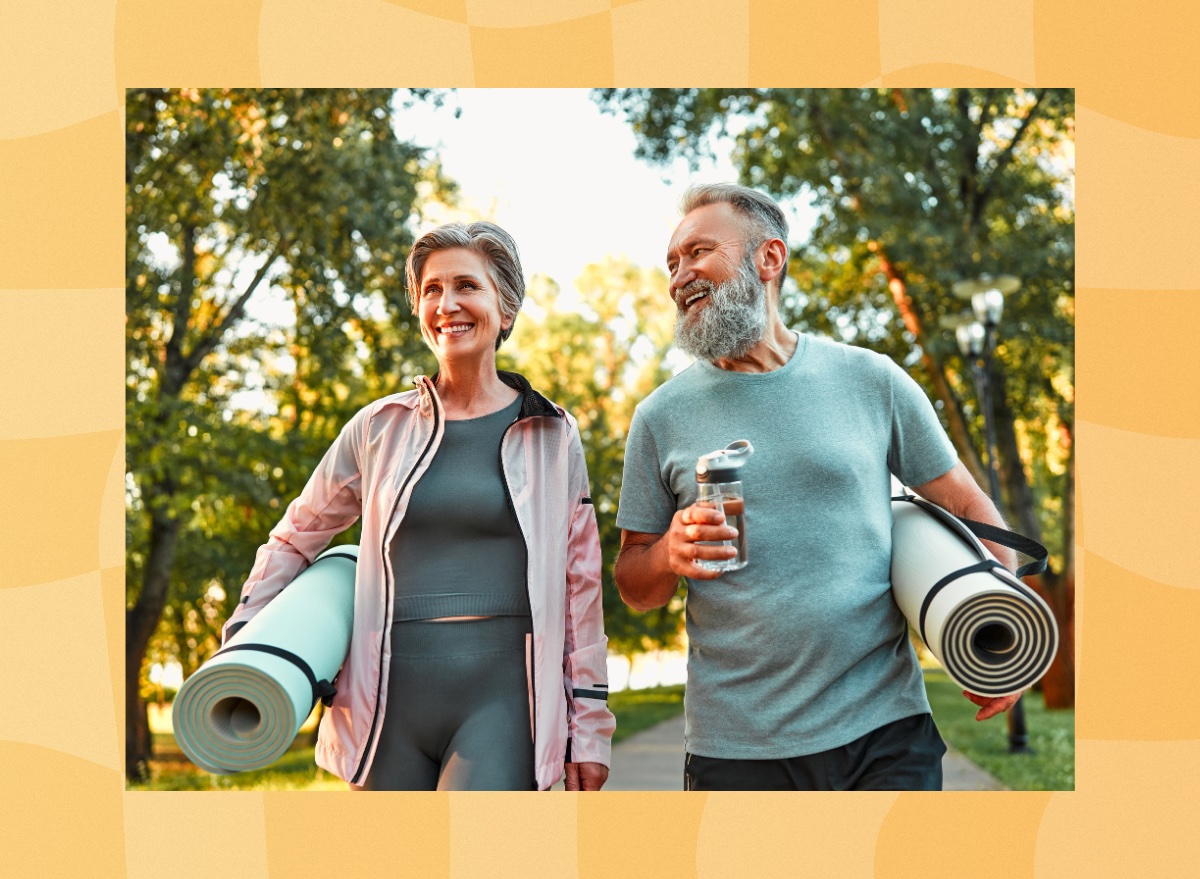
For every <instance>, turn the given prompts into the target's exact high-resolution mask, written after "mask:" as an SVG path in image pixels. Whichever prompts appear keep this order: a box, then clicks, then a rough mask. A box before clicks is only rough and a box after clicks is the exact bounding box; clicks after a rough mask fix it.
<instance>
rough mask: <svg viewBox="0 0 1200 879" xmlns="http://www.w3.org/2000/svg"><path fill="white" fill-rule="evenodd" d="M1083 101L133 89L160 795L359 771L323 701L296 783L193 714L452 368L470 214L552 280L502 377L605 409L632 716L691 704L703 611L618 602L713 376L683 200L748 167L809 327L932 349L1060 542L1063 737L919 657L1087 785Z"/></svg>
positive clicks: (512, 346)
mask: <svg viewBox="0 0 1200 879" xmlns="http://www.w3.org/2000/svg"><path fill="white" fill-rule="evenodd" d="M1074 116H1075V110H1074V94H1073V92H1072V91H1070V90H1055V89H934V90H929V89H855V90H813V89H757V90H721V89H662V90H646V89H601V90H591V91H588V90H565V89H553V90H495V89H489V90H457V91H451V90H447V91H436V90H398V91H397V90H359V89H347V90H328V89H319V90H297V89H286V90H136V91H129V92H127V93H126V106H125V119H126V168H125V178H126V193H127V198H126V233H127V234H126V316H127V324H126V362H127V383H126V455H127V458H126V460H127V474H126V546H127V577H126V584H127V586H126V589H127V612H126V643H125V651H126V655H125V671H126V679H125V691H126V772H127V776H128V777H129V779H130V782H131V783H132V784H135V785H137V786H150V787H164V788H189V787H242V786H245V787H256V786H257V787H262V786H267V787H322V786H329V787H335V788H341V787H344V785H342V784H341V783H340V782H337V781H336V779H332V778H331V777H329V776H327V775H326V774H324V773H321V772H320V771H319V770H317V769H316V768H315V767H314V766H313V765H312V758H311V755H312V747H311V746H312V740H311V728H312V726H313V724H314V723H315V721H316V717H315V716H314V718H311V719H310V722H309V724H308V727H307V728H306V730H305V731H304V732H302V734H301V736H300V737H299V738H298V740H297V745H296V747H295V749H294V751H293V752H290V753H289V754H288V755H287V756H285V757H284V758H283V759H282V760H281V761H280V764H279V765H277V766H276V767H274V768H272V769H271V770H264V771H263V772H262V773H258V774H247V776H248V777H242V776H238V777H235V778H232V779H229V778H213V777H209V776H206V775H203V774H202V773H198V772H195V771H194V770H193V769H191V768H190V767H189V765H188V764H187V763H186V760H185V759H184V758H183V757H182V755H181V754H179V752H178V750H177V748H176V747H175V746H174V742H173V738H172V737H171V732H170V729H171V728H170V700H171V698H172V697H173V695H174V691H175V690H176V689H177V688H178V686H179V684H180V682H181V681H182V679H183V678H184V677H186V676H187V675H189V674H190V673H191V672H192V671H194V670H195V669H196V668H197V667H198V666H199V665H200V664H201V663H203V662H204V660H205V659H207V658H208V656H210V655H211V654H212V653H213V652H214V651H215V650H216V648H217V646H218V644H219V632H220V627H221V625H222V623H223V622H224V620H225V619H226V618H227V616H228V615H229V613H230V612H231V611H232V609H233V607H234V606H235V604H236V602H237V600H238V594H239V591H240V589H241V585H242V582H243V581H244V579H245V577H246V575H247V574H248V572H249V569H250V566H251V563H252V561H253V558H254V552H255V550H256V548H257V547H258V546H259V545H260V544H261V543H263V542H264V541H265V540H266V537H267V533H268V531H269V530H270V528H271V527H272V526H273V525H274V523H275V522H276V521H277V519H278V517H279V516H280V514H281V513H282V511H283V509H284V507H286V505H287V504H288V502H289V501H290V500H291V499H292V498H293V497H294V496H295V495H296V494H297V493H298V492H299V490H300V488H301V487H302V486H303V484H304V482H305V480H306V479H307V478H308V476H309V475H310V473H311V472H312V469H313V467H314V466H315V465H316V463H317V461H318V460H319V459H320V457H321V455H322V454H323V453H324V451H325V449H326V448H327V447H328V445H329V444H330V442H331V441H332V440H333V438H334V437H335V436H336V434H337V432H338V430H339V429H340V428H341V426H342V424H343V423H344V422H345V421H346V420H347V419H348V418H349V416H350V415H351V414H352V413H353V412H354V411H356V410H357V409H358V408H360V407H361V406H363V405H365V404H366V403H367V402H369V401H370V400H372V399H375V398H377V397H380V396H383V395H386V394H390V393H394V392H397V391H403V390H407V389H408V388H410V387H411V382H412V378H413V376H414V375H417V374H420V373H426V374H432V372H433V371H434V370H435V369H436V365H435V361H434V360H433V357H432V355H430V354H429V352H428V351H427V349H426V348H425V347H424V344H423V342H422V341H421V337H420V333H419V331H418V329H417V326H416V321H415V320H414V318H413V316H412V314H411V311H410V309H409V307H408V305H407V302H406V298H405V294H404V284H403V265H404V260H405V258H406V257H407V254H408V248H409V246H410V245H411V243H412V241H413V240H414V239H415V237H416V236H417V235H419V234H420V232H421V231H422V230H424V229H425V228H428V227H430V226H433V225H437V224H439V223H443V222H449V221H452V220H462V221H470V220H474V219H488V220H491V221H494V222H496V223H499V224H500V225H501V226H503V227H504V228H506V229H507V230H508V231H509V232H511V233H512V234H513V236H514V237H515V238H516V240H517V243H518V245H519V246H520V248H521V252H522V259H523V262H524V268H525V273H526V277H527V279H528V281H529V292H528V296H527V299H526V305H525V308H524V310H523V311H522V313H521V316H520V317H519V318H518V320H517V323H516V327H515V331H514V333H513V336H512V339H511V340H510V341H509V342H508V343H507V344H506V345H505V346H504V347H503V348H502V349H501V351H500V356H499V359H500V365H501V368H507V369H515V370H517V371H519V372H521V373H523V374H524V375H525V376H527V377H528V378H529V379H530V381H531V382H532V383H533V385H534V387H536V388H538V389H539V390H541V391H542V392H543V393H545V394H546V395H547V396H548V397H550V398H551V399H553V400H554V401H555V402H557V403H559V404H560V405H562V406H564V407H565V408H567V409H568V410H569V411H571V412H572V413H573V414H574V415H575V416H576V418H577V419H578V421H579V424H580V429H581V432H582V435H583V442H584V448H585V450H586V453H587V457H588V466H589V472H590V477H591V482H592V495H593V497H594V499H595V504H596V512H597V516H598V519H599V525H600V535H601V541H602V544H603V550H604V558H605V570H604V589H605V595H604V603H605V622H606V628H607V632H608V636H609V638H610V647H611V654H610V662H609V665H610V674H611V683H612V686H613V689H614V691H616V690H624V692H623V693H614V696H613V706H614V711H616V712H617V714H618V720H619V728H618V735H619V736H621V737H625V736H628V735H630V734H632V733H634V732H636V731H638V730H640V729H644V728H648V727H652V726H653V725H654V724H655V723H657V722H659V721H661V720H663V719H665V718H668V717H670V716H672V715H675V714H678V712H679V710H680V708H681V698H682V691H683V687H682V683H683V680H684V668H685V658H684V657H685V654H684V651H683V643H682V606H683V596H682V594H680V595H679V596H678V597H677V598H676V599H675V600H674V601H673V602H672V603H671V604H670V605H669V606H668V607H666V608H664V609H662V610H661V611H656V612H651V613H648V614H638V613H634V612H632V611H629V610H628V609H627V608H626V607H625V606H624V605H623V604H622V603H621V601H620V598H619V596H618V594H617V591H616V588H615V586H614V585H613V582H612V577H611V570H612V563H613V561H614V560H615V558H616V551H617V548H618V546H619V539H620V534H619V530H618V529H617V528H616V525H615V516H616V506H617V499H618V495H619V491H620V479H621V464H622V459H623V451H624V440H625V432H626V429H627V428H628V425H629V419H630V417H631V416H632V413H633V408H634V406H635V405H636V404H637V402H638V401H639V400H640V399H642V397H644V396H645V395H646V394H648V393H649V392H650V391H651V390H652V389H653V388H654V387H656V386H657V385H659V384H661V382H662V381H664V380H665V379H666V378H667V377H669V376H670V375H672V374H673V373H674V372H677V371H678V370H680V369H682V368H684V367H685V366H686V365H687V364H688V362H689V361H688V358H686V357H685V356H683V355H682V354H680V353H679V352H677V351H674V350H673V349H672V347H671V334H672V326H673V321H674V308H673V305H672V303H671V301H670V299H669V297H668V295H667V292H666V275H665V272H664V270H663V264H664V254H665V249H666V243H667V240H668V238H669V236H670V234H671V231H672V230H673V228H674V226H675V225H676V223H677V222H678V219H679V217H678V213H677V210H676V206H677V204H678V200H679V197H680V195H681V194H682V192H683V190H684V189H685V188H686V187H687V186H688V185H689V184H691V183H694V182H711V181H731V180H736V181H739V182H742V183H745V184H748V185H751V186H754V187H756V188H759V189H761V190H762V191H764V192H767V193H769V194H771V195H772V196H773V197H775V198H776V199H778V200H779V201H780V203H781V204H782V205H783V206H784V207H785V210H786V212H787V214H788V218H789V222H790V223H791V235H790V240H789V245H790V247H791V249H792V252H793V259H792V261H791V263H790V277H789V279H788V280H787V282H786V283H785V285H784V288H783V296H782V302H781V306H782V310H783V313H784V316H785V319H786V320H787V322H788V323H789V324H790V325H791V326H793V327H795V328H796V329H800V330H803V331H805V332H810V333H816V334H820V335H825V336H829V337H832V338H836V339H839V340H842V341H844V342H847V343H849V344H854V345H861V346H865V347H869V348H872V349H874V350H876V351H879V352H881V353H884V354H886V355H888V356H890V357H892V358H893V359H894V360H895V361H896V362H897V363H899V364H900V365H901V366H903V367H904V368H905V369H906V370H907V371H908V372H909V374H910V375H912V376H913V377H914V378H915V379H916V380H917V381H918V382H919V383H920V384H921V385H922V386H923V387H924V388H925V389H926V391H927V393H928V394H929V396H930V399H931V400H932V401H933V403H934V406H935V407H936V408H937V411H938V412H939V415H940V417H941V418H942V420H943V423H944V425H945V426H946V429H947V432H948V434H949V436H950V437H951V439H952V440H953V442H954V444H955V446H956V448H957V449H958V453H959V456H960V457H961V458H962V460H963V461H964V462H965V463H966V465H967V467H968V468H969V469H970V470H971V472H972V473H973V474H974V476H975V477H976V479H977V480H978V481H979V484H980V485H981V486H982V487H983V488H984V489H985V491H987V492H988V493H989V494H990V495H993V496H994V497H997V498H998V505H999V506H1000V507H1001V509H1002V511H1003V513H1004V515H1005V517H1006V519H1007V520H1008V522H1009V523H1010V526H1011V527H1013V528H1014V529H1015V530H1017V531H1020V532H1021V533H1023V534H1026V535H1029V536H1031V537H1034V538H1036V539H1038V540H1040V541H1041V542H1042V543H1044V544H1045V545H1046V546H1047V547H1048V548H1049V550H1050V553H1051V559H1050V567H1049V570H1048V571H1047V573H1045V574H1043V575H1040V576H1039V577H1036V578H1030V580H1029V582H1030V584H1031V585H1032V586H1034V587H1035V588H1037V589H1038V591H1039V592H1040V593H1041V594H1042V595H1043V597H1045V598H1046V600H1047V601H1048V602H1049V603H1050V606H1051V607H1052V608H1053V609H1054V612H1055V614H1056V616H1057V618H1058V621H1059V627H1060V633H1061V639H1060V646H1059V655H1058V658H1057V659H1056V661H1055V663H1054V665H1053V666H1052V667H1051V669H1050V672H1049V673H1048V674H1047V676H1046V678H1045V679H1044V680H1043V681H1042V683H1041V685H1040V686H1039V688H1038V690H1037V692H1035V693H1032V694H1030V696H1028V697H1026V699H1024V700H1022V702H1023V703H1024V704H1025V705H1026V708H1027V710H1028V712H1029V720H1028V738H1029V747H1030V748H1031V749H1032V751H1033V752H1034V753H1033V754H1026V755H1019V756H1018V755H1013V754H1010V753H1008V752H1009V750H1010V748H1011V734H1012V733H1011V729H1010V730H1009V731H1008V732H1007V733H1006V730H1005V729H1004V728H1003V727H1002V726H1001V725H1000V724H998V723H997V724H980V725H972V723H971V722H969V715H970V714H971V713H973V709H971V706H970V704H969V703H967V702H966V700H964V699H962V697H961V696H958V695H957V691H956V690H955V689H954V688H953V685H952V684H951V683H950V682H949V681H948V680H947V679H946V678H945V676H944V674H943V673H940V672H939V671H938V670H937V669H936V663H935V662H934V661H933V660H932V657H929V656H928V655H927V654H925V653H924V651H923V648H920V645H918V646H919V653H920V654H921V655H922V659H923V662H924V663H926V664H927V665H928V666H929V667H930V668H929V672H928V674H927V683H928V686H929V692H930V698H931V702H933V704H934V711H935V717H936V718H937V722H938V724H939V726H940V727H941V728H942V731H943V735H944V736H945V737H946V738H947V740H948V741H950V743H951V744H952V745H953V746H954V747H956V748H958V749H961V750H963V751H964V752H965V753H967V754H968V756H969V757H970V758H971V759H972V760H974V761H975V762H976V763H978V764H979V765H981V766H984V767H985V768H986V769H987V770H988V771H989V772H991V773H993V774H994V775H996V776H997V777H999V778H1001V779H1002V781H1003V783H1004V784H1006V785H1007V786H1010V787H1015V788H1042V789H1070V788H1073V787H1074V766H1073V747H1074V726H1073V706H1074V669H1073V656H1074V643H1073V619H1074V558H1073V554H1072V547H1073V543H1074V540H1073V527H1074V515H1073V508H1074V481H1073V473H1074V468H1073V442H1072V438H1073V426H1074V415H1073V413H1074V405H1073V404H1074V371H1073V338H1074V223H1075V189H1074ZM357 539H358V535H357V528H353V529H351V530H350V531H348V532H346V534H345V535H343V538H342V540H344V542H357ZM951 697H953V698H951ZM959 703H961V705H960V704H959ZM963 712H968V714H967V715H966V722H962V721H961V717H960V715H962V714H963Z"/></svg>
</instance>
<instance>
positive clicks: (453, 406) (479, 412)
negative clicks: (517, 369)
mask: <svg viewBox="0 0 1200 879" xmlns="http://www.w3.org/2000/svg"><path fill="white" fill-rule="evenodd" d="M438 367H439V368H438V378H437V393H438V397H439V398H440V399H441V401H442V408H443V409H444V410H445V413H446V419H447V420H449V421H457V420H461V419H464V418H479V417H480V416H483V415H490V414H492V413H493V412H496V411H499V410H500V409H503V408H504V407H505V406H507V405H508V404H509V403H511V402H512V401H513V400H515V399H516V398H517V390H516V389H515V388H510V387H509V386H508V385H506V384H505V383H504V382H503V381H501V380H500V376H499V374H498V373H497V372H496V363H495V361H488V362H486V363H482V364H478V365H474V366H465V365H462V364H459V365H457V366H456V365H452V364H449V363H439V364H438Z"/></svg>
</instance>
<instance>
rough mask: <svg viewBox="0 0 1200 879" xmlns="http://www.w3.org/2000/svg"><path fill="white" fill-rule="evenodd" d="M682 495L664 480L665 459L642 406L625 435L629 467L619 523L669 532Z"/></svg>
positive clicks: (628, 527)
mask: <svg viewBox="0 0 1200 879" xmlns="http://www.w3.org/2000/svg"><path fill="white" fill-rule="evenodd" d="M677 503H678V498H677V497H676V496H675V493H674V492H673V491H671V487H670V486H669V485H667V483H666V482H665V481H664V480H663V461H662V458H661V457H660V456H659V451H658V446H657V444H656V443H655V441H654V434H653V433H652V432H651V430H650V426H649V425H648V424H647V422H646V418H645V416H644V415H643V414H642V411H641V409H635V410H634V413H633V421H632V422H631V423H630V425H629V435H628V436H627V437H626V439H625V467H624V471H623V473H622V476H621V500H620V506H619V507H618V508H617V527H618V528H623V529H625V530H626V531H641V532H643V533H646V534H665V533H666V532H667V530H668V529H669V528H670V527H671V518H672V517H673V516H674V515H675V510H676V509H677Z"/></svg>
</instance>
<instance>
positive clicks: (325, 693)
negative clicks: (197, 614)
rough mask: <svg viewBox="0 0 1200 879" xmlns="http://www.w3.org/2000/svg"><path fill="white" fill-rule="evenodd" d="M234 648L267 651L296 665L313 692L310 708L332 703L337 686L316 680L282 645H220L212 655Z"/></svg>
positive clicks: (307, 667)
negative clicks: (319, 703) (318, 704)
mask: <svg viewBox="0 0 1200 879" xmlns="http://www.w3.org/2000/svg"><path fill="white" fill-rule="evenodd" d="M235 650H255V651H257V652H259V653H269V654H271V655H272V656H278V657H279V658H280V659H286V660H287V661H288V662H290V663H291V664H292V665H294V666H296V668H298V669H300V671H302V672H304V676H305V677H306V678H308V683H309V686H311V687H312V692H313V700H312V706H310V710H311V708H312V707H313V706H315V705H316V704H317V702H321V703H322V704H323V705H324V706H325V707H326V708H328V707H329V706H330V705H332V704H333V697H334V696H336V695H337V688H335V687H334V686H333V684H332V683H331V682H330V681H318V680H317V676H316V675H315V674H313V670H312V668H311V667H310V666H309V664H308V663H307V662H305V661H304V660H303V659H301V658H300V657H299V656H297V655H296V654H295V653H292V652H291V651H290V650H284V649H283V648H282V647H273V646H272V645H270V644H234V645H233V646H231V647H222V648H221V649H220V650H218V651H217V652H216V653H214V654H213V655H214V656H220V655H221V654H222V653H232V652H233V651H235Z"/></svg>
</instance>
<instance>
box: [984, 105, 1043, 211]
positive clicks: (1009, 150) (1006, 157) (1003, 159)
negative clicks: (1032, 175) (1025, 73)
mask: <svg viewBox="0 0 1200 879" xmlns="http://www.w3.org/2000/svg"><path fill="white" fill-rule="evenodd" d="M1045 95H1046V92H1045V91H1044V90H1043V91H1041V92H1035V94H1034V98H1033V104H1031V105H1030V107H1029V112H1028V113H1026V114H1025V118H1024V119H1022V120H1021V123H1020V125H1018V126H1017V131H1016V133H1015V134H1014V135H1013V137H1012V140H1010V141H1009V142H1008V146H1006V147H1005V148H1004V149H1002V150H1001V151H1000V154H999V155H998V156H997V157H996V161H995V163H994V164H993V165H992V170H991V173H990V174H989V175H988V182H987V184H986V185H985V186H984V187H983V188H982V189H981V190H980V191H979V201H978V203H977V205H976V215H977V216H982V214H983V207H984V205H985V204H987V202H988V201H989V200H990V199H991V197H992V196H993V195H994V194H995V191H996V178H997V177H999V176H1000V172H1001V171H1003V170H1004V169H1005V168H1006V167H1008V164H1009V163H1010V162H1011V161H1012V160H1013V156H1014V155H1015V154H1016V149H1017V144H1019V143H1020V142H1021V139H1022V138H1023V137H1024V136H1025V132H1026V130H1027V129H1028V128H1029V123H1030V122H1032V121H1033V119H1034V117H1035V116H1037V112H1038V106H1039V105H1040V104H1041V102H1042V98H1043V97H1045Z"/></svg>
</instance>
